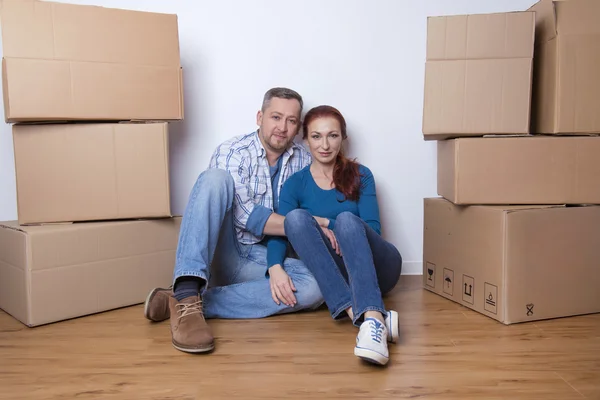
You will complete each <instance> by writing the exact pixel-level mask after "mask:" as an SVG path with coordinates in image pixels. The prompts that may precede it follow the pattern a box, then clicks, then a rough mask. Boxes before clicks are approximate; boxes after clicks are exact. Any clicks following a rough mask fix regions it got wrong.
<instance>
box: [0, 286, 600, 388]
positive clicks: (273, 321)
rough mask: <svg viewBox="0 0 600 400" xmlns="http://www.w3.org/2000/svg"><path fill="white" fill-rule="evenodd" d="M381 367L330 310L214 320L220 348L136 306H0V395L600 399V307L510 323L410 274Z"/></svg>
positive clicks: (397, 300)
mask: <svg viewBox="0 0 600 400" xmlns="http://www.w3.org/2000/svg"><path fill="white" fill-rule="evenodd" d="M386 303H387V305H388V307H390V308H394V309H396V310H398V311H399V313H400V322H401V335H402V340H401V342H400V343H398V344H396V345H390V353H391V360H390V363H389V365H388V366H387V367H386V368H378V367H373V366H370V365H367V364H365V363H363V362H361V361H360V360H358V359H357V358H356V357H354V355H353V346H354V341H355V335H356V328H354V327H353V326H352V325H351V324H350V323H349V322H347V321H346V322H341V323H336V322H334V321H332V320H331V319H330V318H329V315H328V313H327V311H326V310H325V309H322V310H319V311H317V312H312V313H299V314H293V315H285V316H279V317H274V318H267V319H263V320H250V321H224V320H218V321H217V320H214V321H210V324H211V326H212V327H213V329H214V332H215V335H216V339H217V350H216V351H215V352H214V353H213V354H210V355H197V356H192V355H188V354H184V353H181V352H179V351H176V350H175V349H173V348H172V346H171V343H170V334H169V325H168V322H164V323H160V324H151V323H148V321H146V320H145V319H144V318H143V316H142V307H141V306H134V307H128V308H124V309H120V310H115V311H111V312H106V313H102V314H97V315H93V316H88V317H84V318H78V319H74V320H70V321H64V322H60V323H55V324H51V325H47V326H42V327H37V328H33V329H31V328H27V327H25V326H24V325H22V324H21V323H19V322H18V321H16V320H14V319H13V318H11V317H10V316H8V315H7V314H5V313H3V312H0V388H1V390H0V399H11V400H19V399H28V400H29V399H71V398H76V399H134V398H143V399H155V400H159V399H160V400H167V399H183V400H187V399H231V398H239V399H254V398H256V399H281V398H291V399H304V398H319V399H344V398H345V399H358V398H369V399H391V398H423V399H429V398H431V399H506V398H510V399H545V400H551V399H561V400H565V399H583V398H589V399H600V314H596V315H586V316H580V317H572V318H562V319H556V320H549V321H537V322H530V323H526V324H516V325H510V326H505V325H502V324H500V323H498V322H496V321H494V320H492V319H490V318H487V317H485V316H483V315H480V314H478V313H475V312H473V311H471V310H469V309H466V308H464V307H462V306H460V305H459V304H456V303H453V302H450V301H448V300H446V299H443V298H442V297H440V296H437V295H435V294H433V293H430V292H427V291H425V290H423V289H421V287H420V277H406V276H403V277H402V280H401V283H400V284H399V285H398V287H397V288H396V289H395V290H394V293H393V294H392V295H391V296H390V297H389V298H387V299H386Z"/></svg>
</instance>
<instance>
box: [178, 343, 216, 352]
mask: <svg viewBox="0 0 600 400" xmlns="http://www.w3.org/2000/svg"><path fill="white" fill-rule="evenodd" d="M171 343H172V344H173V347H175V348H176V349H177V350H179V351H182V352H184V353H192V354H198V353H208V352H211V351H213V350H214V349H215V345H214V343H213V344H211V345H210V346H207V347H195V348H189V347H183V346H179V345H178V344H177V343H176V342H174V341H172V342H171Z"/></svg>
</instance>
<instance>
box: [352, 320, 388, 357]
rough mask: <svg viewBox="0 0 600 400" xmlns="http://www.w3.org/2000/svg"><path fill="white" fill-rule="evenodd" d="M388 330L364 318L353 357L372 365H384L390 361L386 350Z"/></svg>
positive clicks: (382, 325) (375, 321)
mask: <svg viewBox="0 0 600 400" xmlns="http://www.w3.org/2000/svg"><path fill="white" fill-rule="evenodd" d="M387 334H388V329H387V328H386V326H385V324H382V323H381V322H379V321H378V320H376V319H375V318H366V319H365V321H364V322H363V323H362V324H361V325H360V329H359V331H358V336H357V337H356V347H354V355H355V356H357V357H360V358H362V359H363V360H365V361H368V362H371V363H373V364H380V365H385V364H387V362H388V361H389V359H390V355H389V352H388V348H387V340H386V339H387Z"/></svg>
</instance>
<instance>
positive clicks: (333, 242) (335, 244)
mask: <svg viewBox="0 0 600 400" xmlns="http://www.w3.org/2000/svg"><path fill="white" fill-rule="evenodd" d="M322 230H323V233H324V234H325V236H327V238H328V239H329V241H330V242H331V247H333V250H335V252H336V254H337V255H338V256H340V257H341V256H342V250H341V249H340V245H339V244H338V242H337V239H336V237H335V234H334V233H333V231H332V230H331V229H327V228H322Z"/></svg>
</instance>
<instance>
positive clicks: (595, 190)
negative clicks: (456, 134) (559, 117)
mask: <svg viewBox="0 0 600 400" xmlns="http://www.w3.org/2000/svg"><path fill="white" fill-rule="evenodd" d="M437 147H438V153H437V157H438V159H437V169H438V171H437V189H438V194H439V195H440V196H442V197H445V198H446V199H448V200H451V201H452V202H453V203H455V204H525V205H528V204H600V157H598V155H599V154H600V137H591V136H584V137H564V136H562V137H559V136H529V137H485V138H459V139H450V140H445V141H440V142H438V143H437Z"/></svg>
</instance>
